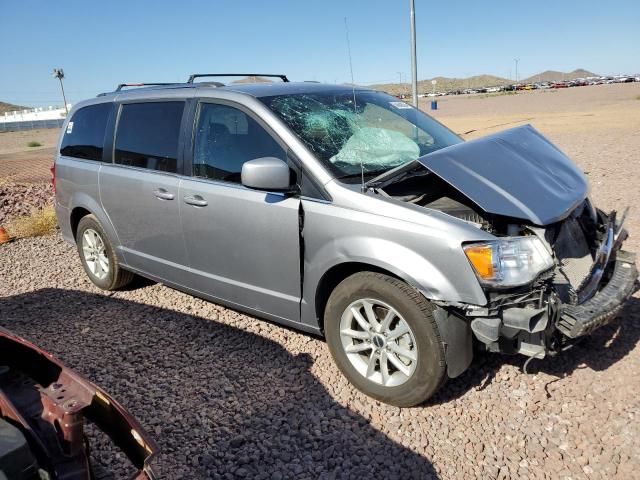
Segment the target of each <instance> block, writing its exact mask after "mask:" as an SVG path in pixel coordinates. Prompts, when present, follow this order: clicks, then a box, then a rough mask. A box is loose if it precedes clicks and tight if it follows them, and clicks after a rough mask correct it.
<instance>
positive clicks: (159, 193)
mask: <svg viewBox="0 0 640 480" xmlns="http://www.w3.org/2000/svg"><path fill="white" fill-rule="evenodd" d="M153 194H154V195H155V196H156V197H158V198H159V199H161V200H173V199H174V198H175V195H174V194H173V193H169V192H167V191H166V190H165V189H164V188H159V189H157V190H154V191H153Z"/></svg>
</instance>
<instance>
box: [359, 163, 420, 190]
mask: <svg viewBox="0 0 640 480" xmlns="http://www.w3.org/2000/svg"><path fill="white" fill-rule="evenodd" d="M416 163H417V159H416V160H409V161H408V162H406V163H403V164H401V165H398V166H397V167H395V168H391V169H389V170H385V171H383V172H381V173H380V174H379V175H378V176H376V177H374V178H372V179H371V180H368V181H366V182H365V184H364V186H365V187H369V186H371V185H377V184H379V183H381V182H383V181H385V180H387V181H389V180H391V179H392V178H395V177H397V176H398V175H401V174H403V173H405V172H408V171H409V170H411V169H412V168H413V167H414V166H415V164H416Z"/></svg>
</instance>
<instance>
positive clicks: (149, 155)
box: [115, 102, 184, 173]
mask: <svg viewBox="0 0 640 480" xmlns="http://www.w3.org/2000/svg"><path fill="white" fill-rule="evenodd" d="M183 110H184V102H147V103H130V104H125V105H123V106H122V110H121V112H120V119H119V120H118V131H117V133H116V148H115V163H118V164H120V165H128V166H132V167H140V168H148V169H150V170H160V171H162V172H171V173H176V172H177V171H178V139H179V137H180V123H181V121H182V112H183Z"/></svg>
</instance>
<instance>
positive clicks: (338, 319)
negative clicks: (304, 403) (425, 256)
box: [324, 272, 446, 407]
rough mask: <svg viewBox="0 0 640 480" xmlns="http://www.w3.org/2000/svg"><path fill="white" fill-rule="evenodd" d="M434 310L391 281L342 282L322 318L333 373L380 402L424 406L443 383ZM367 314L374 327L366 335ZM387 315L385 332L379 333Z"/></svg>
mask: <svg viewBox="0 0 640 480" xmlns="http://www.w3.org/2000/svg"><path fill="white" fill-rule="evenodd" d="M370 306H371V308H370ZM435 308H436V307H435V306H434V305H432V304H431V303H430V302H429V301H428V300H426V299H425V298H424V297H423V296H422V295H421V294H420V293H419V292H417V291H416V290H414V289H413V288H411V287H410V286H409V285H407V284H406V283H404V282H402V281H400V280H398V279H396V278H393V277H390V276H387V275H383V274H380V273H373V272H360V273H356V274H354V275H352V276H350V277H348V278H346V279H345V280H343V281H342V282H341V283H340V284H339V285H338V286H337V287H336V288H335V289H334V291H333V292H332V293H331V296H330V297H329V300H328V302H327V305H326V308H325V314H324V327H325V336H326V339H327V344H328V346H329V350H330V351H331V354H332V356H333V358H334V360H335V362H336V364H337V365H338V368H339V369H340V370H341V371H342V373H343V374H344V375H345V376H346V377H347V379H348V380H349V381H350V382H351V383H352V384H353V385H354V386H355V387H356V388H358V389H359V390H360V391H362V392H363V393H365V394H367V395H369V396H370V397H373V398H375V399H377V400H379V401H381V402H384V403H388V404H390V405H394V406H397V407H411V406H415V405H418V404H420V403H422V402H424V401H426V400H427V399H428V398H429V397H431V396H432V395H433V394H434V393H435V392H436V391H437V390H438V389H439V388H440V386H441V385H442V384H443V383H444V381H445V380H446V361H445V354H444V348H443V344H442V340H441V337H440V332H439V331H438V326H437V324H436V321H435V318H434V317H433V311H434V310H435ZM354 309H355V310H356V311H358V312H360V314H361V315H360V317H359V320H360V321H358V318H356V317H357V315H356V314H354V313H353V312H354ZM392 311H393V312H392ZM371 313H373V314H374V317H377V320H376V322H377V328H374V329H371V330H369V333H368V334H367V333H366V331H365V328H363V327H362V325H363V324H362V319H364V320H365V322H367V321H368V319H369V316H370V314H371ZM391 313H393V315H391ZM388 316H389V317H390V318H392V320H390V321H389V323H388V325H389V328H387V329H383V328H384V324H385V321H386V318H387V317H388ZM403 322H404V323H403ZM374 325H376V324H375V323H374ZM407 328H408V330H409V331H408V332H407V333H404V334H402V335H401V336H398V335H400V334H401V332H404V331H405V330H407ZM345 332H347V333H348V334H345ZM367 335H368V338H365V337H367ZM394 337H397V338H394ZM347 350H350V351H349V352H347ZM376 352H377V353H376ZM396 352H402V355H401V354H399V353H396ZM405 354H406V355H407V356H404V355H405ZM372 358H373V361H372ZM383 359H384V362H383ZM398 361H400V362H402V364H399V363H398ZM363 362H364V363H363ZM383 363H384V364H386V368H383ZM372 365H373V370H370V368H371V366H372ZM396 365H397V366H398V367H399V368H396ZM365 366H366V370H365ZM384 373H386V376H385V375H384Z"/></svg>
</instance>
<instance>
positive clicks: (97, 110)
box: [60, 103, 113, 161]
mask: <svg viewBox="0 0 640 480" xmlns="http://www.w3.org/2000/svg"><path fill="white" fill-rule="evenodd" d="M112 109H113V104H112V103H100V104H98V105H90V106H88V107H84V108H81V109H80V110H78V111H77V112H76V113H74V114H73V117H72V118H71V120H69V123H67V129H66V130H65V131H64V136H63V138H62V145H61V146H60V154H61V155H64V156H66V157H74V158H82V159H84V160H98V161H101V160H102V147H103V145H104V132H105V129H106V127H107V120H108V118H109V114H110V113H111V110H112Z"/></svg>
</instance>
